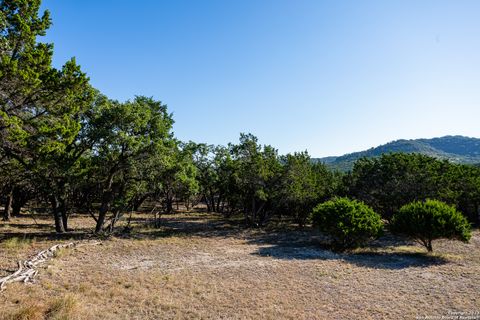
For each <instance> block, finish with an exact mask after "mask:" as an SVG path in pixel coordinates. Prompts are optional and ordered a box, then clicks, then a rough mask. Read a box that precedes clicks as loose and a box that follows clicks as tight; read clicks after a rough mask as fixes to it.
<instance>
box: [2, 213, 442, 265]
mask: <svg viewBox="0 0 480 320" xmlns="http://www.w3.org/2000/svg"><path fill="white" fill-rule="evenodd" d="M46 219H47V220H45V221H43V219H42V218H40V220H39V218H38V217H37V220H39V221H40V222H41V223H37V222H36V223H35V224H25V223H16V224H14V226H15V229H13V230H8V228H7V229H6V230H4V228H0V242H1V241H5V240H8V239H10V238H23V239H33V238H35V239H37V240H68V239H72V240H82V239H90V238H92V237H93V234H92V230H91V229H89V228H83V229H76V230H75V231H71V232H67V233H64V234H57V233H55V232H52V231H51V230H52V228H51V225H50V223H51V222H50V221H49V220H48V217H46ZM131 222H132V226H133V228H128V229H127V228H122V227H119V228H118V232H117V233H115V236H116V237H121V238H127V239H132V240H136V239H155V238H165V237H173V236H176V237H178V236H180V237H192V236H196V237H206V238H231V237H234V238H240V239H242V240H245V241H246V243H247V244H251V245H256V246H257V247H258V249H257V251H256V252H254V253H253V254H254V255H257V256H261V257H270V258H274V259H282V260H327V259H328V260H331V259H334V260H342V261H346V262H348V263H352V264H355V265H357V266H362V267H365V268H376V269H391V270H398V269H404V268H410V267H429V266H433V265H441V264H445V263H448V262H449V261H448V260H446V259H444V258H442V257H438V256H434V255H429V254H427V253H426V252H425V253H423V252H408V251H407V252H399V251H396V250H395V247H398V246H410V245H412V243H411V242H409V241H405V240H403V239H400V238H396V237H394V236H391V235H386V236H384V237H382V238H381V239H379V240H377V241H375V242H373V243H372V244H371V246H370V247H369V248H366V249H363V250H362V251H360V252H353V253H334V252H332V251H330V250H328V248H327V247H326V246H325V243H326V238H325V237H324V236H323V235H322V234H319V233H316V232H314V231H313V230H309V229H305V230H299V229H297V228H295V227H292V226H291V225H290V226H288V225H285V224H284V225H282V226H278V225H275V226H274V227H270V228H269V229H265V228H263V229H261V228H245V226H244V224H243V221H242V220H241V218H237V219H236V218H232V219H225V218H224V217H223V216H222V215H212V214H203V213H200V214H198V213H195V214H188V213H186V214H182V215H178V214H177V215H164V216H163V217H162V218H161V219H160V225H159V227H153V226H152V224H151V222H152V221H149V220H148V218H147V217H134V218H132V220H131ZM149 222H150V223H149ZM12 225H13V224H12ZM4 227H5V225H4ZM7 227H8V226H7ZM385 248H388V249H385ZM392 248H393V249H392Z"/></svg>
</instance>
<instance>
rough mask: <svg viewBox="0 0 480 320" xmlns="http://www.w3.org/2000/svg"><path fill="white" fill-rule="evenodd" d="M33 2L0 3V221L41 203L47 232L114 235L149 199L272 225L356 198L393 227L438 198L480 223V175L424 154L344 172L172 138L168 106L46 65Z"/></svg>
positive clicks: (300, 156)
mask: <svg viewBox="0 0 480 320" xmlns="http://www.w3.org/2000/svg"><path fill="white" fill-rule="evenodd" d="M40 4H41V1H40V0H1V1H0V30H1V31H0V56H1V60H0V177H1V181H0V191H1V201H2V204H3V207H4V210H3V219H4V220H9V219H10V218H11V217H12V216H16V215H19V214H20V212H21V210H22V208H24V207H25V206H26V205H27V203H28V202H35V203H40V204H45V205H48V207H49V208H50V211H51V215H52V219H53V221H54V224H55V230H56V231H57V232H59V233H61V232H66V231H68V230H69V224H68V217H69V215H70V214H71V213H72V212H77V213H84V214H87V215H89V216H91V217H92V219H94V220H95V222H96V227H95V231H96V232H97V233H98V232H103V231H108V230H110V231H111V230H113V228H114V226H115V223H116V222H118V220H119V219H121V217H122V215H123V214H124V213H125V212H128V211H132V210H137V209H138V208H140V207H141V206H142V204H143V203H145V201H147V200H149V201H150V202H154V203H158V204H161V207H162V211H163V212H165V213H171V212H172V211H173V210H174V205H175V203H178V202H181V203H182V204H183V205H185V207H186V208H187V210H189V209H190V208H192V207H193V206H195V205H196V204H198V203H204V204H205V205H206V207H207V209H208V211H211V212H218V213H222V214H224V215H225V216H227V217H228V216H231V215H239V214H240V215H243V217H244V221H245V223H246V224H247V225H249V226H262V225H264V224H266V223H268V222H269V221H271V220H272V219H290V220H292V221H293V222H295V223H297V224H298V225H299V226H304V225H305V224H307V223H308V222H309V217H310V214H311V212H312V210H313V209H314V208H315V206H317V205H318V204H319V203H322V202H325V201H327V200H329V199H331V198H334V197H337V196H342V197H350V198H355V199H358V200H362V201H364V202H365V203H366V204H368V205H370V206H371V207H372V208H373V209H374V210H375V211H376V212H378V213H380V214H381V216H382V217H383V218H384V219H386V220H389V219H391V217H392V216H393V214H394V213H396V212H397V211H398V210H399V209H400V208H401V207H402V206H403V205H405V204H407V203H409V202H411V201H414V200H424V199H439V200H442V201H445V202H447V203H449V204H452V205H455V206H456V207H457V208H458V210H460V211H461V212H462V213H463V214H464V215H465V216H466V217H468V219H469V220H470V221H471V222H473V223H477V224H478V223H479V211H480V168H478V167H474V166H467V165H458V164H453V163H450V162H448V161H441V160H437V159H434V158H430V157H427V156H422V155H415V154H389V155H384V156H382V157H379V158H374V159H361V160H359V161H357V162H356V163H355V166H354V168H353V170H352V171H351V172H349V173H347V174H343V173H339V172H334V171H331V170H329V169H328V168H327V167H326V166H325V165H324V164H322V163H314V162H313V161H311V159H310V156H309V155H308V153H307V152H298V153H293V154H288V155H280V154H279V153H278V151H277V150H276V149H275V148H274V147H272V146H270V145H261V144H260V143H259V142H258V139H257V138H256V137H255V136H253V135H251V134H241V135H240V139H239V142H238V143H236V144H229V145H227V146H213V145H208V144H203V143H195V142H182V141H179V140H178V139H176V138H175V136H174V134H173V131H172V125H173V117H172V114H171V113H169V112H168V109H167V106H166V105H165V104H163V103H162V102H160V101H157V100H155V99H153V98H149V97H144V96H137V97H135V98H133V99H132V100H129V101H125V102H120V101H116V100H113V99H109V98H108V97H107V96H105V95H103V94H102V93H101V92H99V91H98V90H96V89H95V88H93V87H92V86H91V84H90V82H89V78H88V77H87V75H86V74H85V73H84V72H83V71H82V70H81V68H80V66H79V65H78V64H77V63H76V61H75V59H71V60H69V61H67V62H66V63H65V64H64V65H63V67H62V68H61V69H57V68H54V67H53V66H52V57H53V45H52V44H48V43H43V42H40V41H39V37H41V36H44V35H45V34H46V31H47V29H48V28H49V26H50V24H51V19H50V16H49V12H48V11H45V12H43V13H40Z"/></svg>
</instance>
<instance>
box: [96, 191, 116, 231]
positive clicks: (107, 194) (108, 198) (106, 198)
mask: <svg viewBox="0 0 480 320" xmlns="http://www.w3.org/2000/svg"><path fill="white" fill-rule="evenodd" d="M112 200H113V192H112V190H106V191H104V192H103V197H102V205H101V207H100V212H99V214H98V220H97V225H96V226H95V233H99V232H101V231H102V228H103V224H104V223H105V217H106V216H107V213H108V211H110V204H111V202H112Z"/></svg>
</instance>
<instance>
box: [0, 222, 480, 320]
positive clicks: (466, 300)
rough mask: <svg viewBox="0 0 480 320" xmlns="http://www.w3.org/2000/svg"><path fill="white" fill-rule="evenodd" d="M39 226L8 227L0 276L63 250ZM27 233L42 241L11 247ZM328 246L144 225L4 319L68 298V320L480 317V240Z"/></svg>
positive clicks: (306, 239)
mask: <svg viewBox="0 0 480 320" xmlns="http://www.w3.org/2000/svg"><path fill="white" fill-rule="evenodd" d="M134 218H135V219H136V220H135V221H136V222H138V223H140V222H142V221H144V220H145V216H142V215H136V216H135V217H134ZM31 220H32V219H31V218H23V219H20V220H18V221H17V222H15V223H14V224H12V225H5V224H4V225H3V226H0V234H3V235H2V236H0V237H1V239H3V240H4V241H3V243H2V244H0V252H1V256H0V276H1V275H3V274H6V272H7V271H8V270H10V271H12V270H13V269H15V261H16V260H17V259H19V258H25V257H27V256H28V255H29V254H31V253H33V252H35V251H38V250H40V249H43V248H45V247H48V246H50V245H52V244H53V243H58V242H61V240H52V237H53V235H52V234H50V233H49V232H50V231H51V229H50V228H47V227H46V226H48V225H50V223H51V222H50V220H49V219H48V218H45V219H44V220H43V219H40V220H39V218H37V223H38V224H35V226H31V223H32V221H31ZM90 220H91V219H90ZM88 223H90V224H91V222H89V221H88V220H87V219H86V218H78V217H76V218H74V219H73V220H72V226H74V227H76V228H77V229H79V228H84V229H83V230H80V232H76V233H75V234H74V235H73V236H74V237H76V238H85V237H88V232H87V231H88V230H89V228H90V225H87V224H88ZM44 224H45V225H46V226H44ZM23 233H26V235H25V236H24V237H25V239H31V237H32V234H34V235H35V237H36V240H34V241H32V240H26V241H24V242H22V241H18V243H16V244H15V243H12V240H11V239H12V236H15V237H18V236H19V235H22V234H23ZM8 239H10V240H8ZM321 241H322V238H321V236H320V235H316V234H314V233H312V231H292V230H286V231H279V230H276V231H269V232H266V231H261V230H245V229H243V228H241V226H240V225H236V224H234V223H227V222H225V221H224V220H222V219H221V218H220V217H216V216H210V215H206V214H183V215H173V216H168V217H165V218H164V220H163V224H162V227H161V228H160V229H154V228H145V227H140V225H139V226H137V227H135V228H134V232H133V233H132V234H130V235H128V236H126V237H117V238H113V239H111V240H108V241H104V242H103V244H102V245H101V246H91V247H89V246H85V247H81V248H78V249H75V250H72V251H69V252H65V253H64V254H62V255H61V256H59V257H57V258H56V259H54V260H53V261H52V262H51V263H50V264H49V265H48V266H46V267H45V268H44V269H42V270H41V271H40V274H39V276H38V282H37V283H36V284H33V285H24V284H13V285H10V286H9V287H8V288H7V290H6V291H5V292H3V293H0V310H2V312H1V313H0V319H1V318H2V316H3V317H4V318H7V317H8V316H9V315H11V314H13V313H15V312H17V313H18V312H19V310H21V306H25V305H27V306H29V308H31V309H36V310H37V311H38V314H40V315H42V314H45V313H48V312H49V311H47V310H48V308H49V306H51V305H52V299H59V298H60V299H62V298H63V297H68V299H67V300H68V301H70V300H72V301H76V303H74V305H75V308H73V307H72V308H73V309H71V310H73V311H72V312H71V313H70V316H68V317H67V318H72V317H74V316H75V317H76V318H78V319H185V318H187V319H415V318H416V316H442V315H448V314H449V312H479V311H480V294H479V292H480V234H479V233H478V232H475V233H474V237H473V239H472V241H471V243H470V244H463V243H459V242H449V241H437V242H436V243H434V245H435V248H434V249H435V250H436V253H434V254H430V255H428V254H426V253H424V250H423V249H422V248H421V247H418V246H416V245H413V244H411V243H408V242H402V241H399V240H398V239H395V238H392V237H385V238H383V239H380V240H379V241H377V242H376V243H374V244H373V246H372V247H371V248H369V249H362V250H358V251H356V252H354V253H350V254H336V253H332V252H330V251H328V250H324V249H322V246H321V245H320V243H321ZM13 242H15V241H13ZM381 245H382V246H381ZM64 301H66V300H65V299H64V300H62V302H64ZM64 305H66V303H64ZM50 308H51V307H50Z"/></svg>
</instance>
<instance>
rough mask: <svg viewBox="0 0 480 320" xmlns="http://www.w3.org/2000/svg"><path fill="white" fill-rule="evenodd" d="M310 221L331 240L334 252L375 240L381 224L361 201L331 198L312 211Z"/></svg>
mask: <svg viewBox="0 0 480 320" xmlns="http://www.w3.org/2000/svg"><path fill="white" fill-rule="evenodd" d="M312 222H313V224H314V226H316V227H318V228H319V229H320V230H321V231H322V232H325V233H326V234H327V235H329V236H330V237H331V239H332V247H333V248H334V249H335V250H340V251H342V250H346V249H352V248H356V247H358V246H362V245H364V244H365V243H366V242H367V241H368V240H371V239H374V238H377V237H379V236H380V235H381V234H382V232H383V222H382V220H381V218H380V215H378V214H377V213H375V212H374V211H373V210H372V209H371V208H370V207H368V206H367V205H365V204H364V203H363V202H360V201H357V200H350V199H348V198H335V199H333V200H329V201H327V202H324V203H322V204H319V205H318V206H316V207H315V208H314V209H313V212H312Z"/></svg>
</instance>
